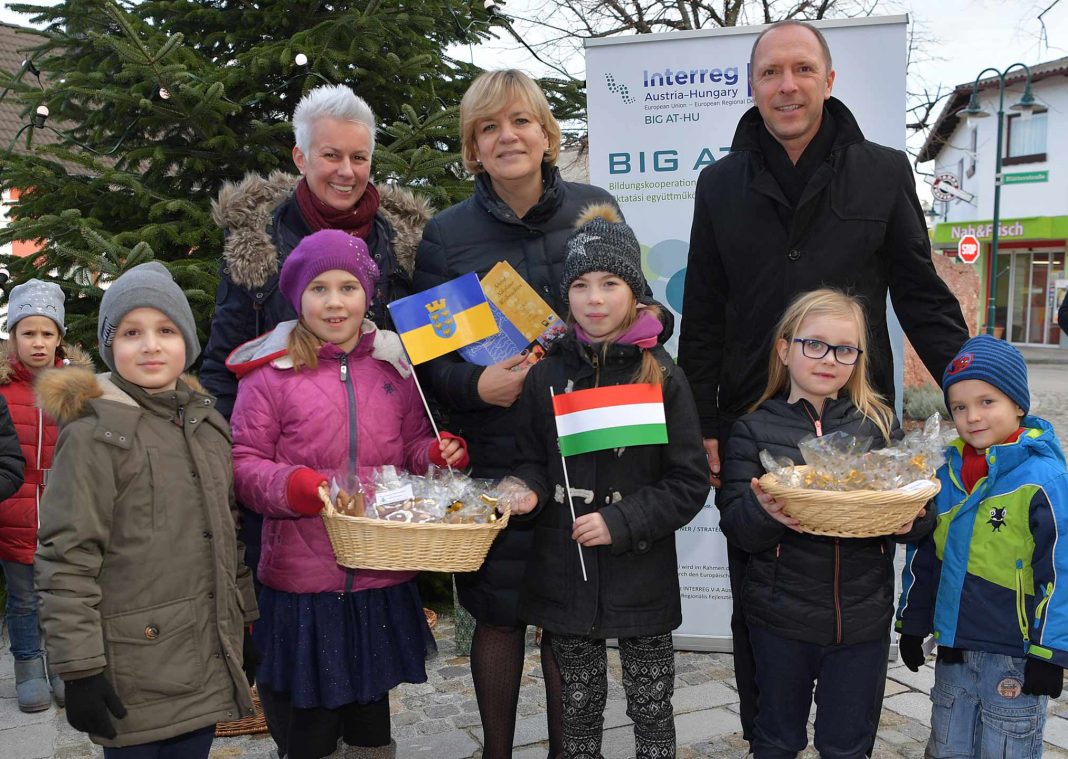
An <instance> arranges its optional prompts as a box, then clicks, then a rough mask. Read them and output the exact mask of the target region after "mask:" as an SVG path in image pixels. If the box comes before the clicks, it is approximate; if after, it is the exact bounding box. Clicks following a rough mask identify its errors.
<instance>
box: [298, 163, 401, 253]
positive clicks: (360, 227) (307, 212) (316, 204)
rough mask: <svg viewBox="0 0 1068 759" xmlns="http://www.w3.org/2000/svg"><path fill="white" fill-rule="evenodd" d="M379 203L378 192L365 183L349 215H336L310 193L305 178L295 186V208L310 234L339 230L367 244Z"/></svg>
mask: <svg viewBox="0 0 1068 759" xmlns="http://www.w3.org/2000/svg"><path fill="white" fill-rule="evenodd" d="M380 200H381V198H380V197H379V195H378V190H377V189H376V188H375V186H374V185H373V184H371V183H370V182H368V183H367V189H366V190H364V191H363V196H362V197H361V198H360V199H359V200H358V201H357V202H356V205H355V206H353V207H352V208H351V209H349V210H348V211H339V210H338V209H336V208H334V207H333V206H329V205H327V204H326V203H324V202H323V201H321V200H320V199H319V198H318V197H317V196H316V195H315V193H314V192H312V191H311V188H310V187H309V186H308V179H307V177H302V178H301V180H300V184H298V185H297V206H298V207H299V208H300V215H301V216H303V217H304V221H306V222H308V226H309V227H311V230H312V232H318V231H319V230H320V229H340V230H342V231H343V232H348V233H349V234H350V235H355V236H356V237H359V238H360V239H363V240H366V239H367V235H369V234H371V227H372V226H374V223H375V214H376V213H378V204H379V201H380Z"/></svg>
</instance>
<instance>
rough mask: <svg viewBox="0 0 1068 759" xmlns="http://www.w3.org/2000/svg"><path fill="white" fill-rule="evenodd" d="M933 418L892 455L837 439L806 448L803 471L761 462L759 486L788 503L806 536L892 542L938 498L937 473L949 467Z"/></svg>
mask: <svg viewBox="0 0 1068 759" xmlns="http://www.w3.org/2000/svg"><path fill="white" fill-rule="evenodd" d="M941 421H942V420H941V417H940V416H939V415H938V414H935V415H933V416H932V417H931V418H929V419H928V420H927V422H926V423H925V424H924V427H923V429H922V430H916V431H914V432H911V433H909V434H908V435H906V436H905V438H904V439H903V440H902V441H900V442H898V443H896V444H894V445H892V446H888V447H886V448H880V449H878V450H874V451H873V450H869V448H870V446H871V442H872V441H871V439H870V438H863V437H857V436H854V435H848V434H846V433H842V432H833V433H831V434H829V435H825V436H823V437H812V438H809V439H808V440H804V441H802V442H801V444H800V446H799V448H800V449H801V455H802V456H803V457H804V459H805V464H804V465H795V463H794V462H793V461H791V460H789V459H775V458H774V457H772V456H771V455H770V454H769V453H768V452H767V451H761V453H760V458H761V463H763V465H764V468H765V469H766V470H767V474H765V475H764V476H763V477H761V478H760V487H761V488H762V489H763V490H764V492H765V493H768V494H769V495H771V496H773V497H774V498H775V499H776V500H777V501H781V502H782V504H783V509H782V510H783V513H785V514H786V515H787V516H790V517H793V518H794V519H796V520H797V521H798V522H799V524H798V527H799V528H800V529H801V530H802V531H803V532H808V533H811V534H813V535H830V536H833V537H842V538H870V537H876V536H879V535H891V534H893V533H895V532H896V531H897V530H899V529H900V528H901V527H902V526H903V525H906V524H908V523H909V522H910V521H911V520H912V519H914V518H915V517H916V516H917V514H918V513H919V511H920V509H922V508H923V507H924V505H925V504H926V503H927V502H928V501H929V500H931V499H932V498H934V497H935V495H937V494H938V491H939V490H940V489H941V485H940V483H939V482H938V480H937V479H935V477H934V474H935V472H936V471H937V469H938V467H940V466H941V465H942V463H943V461H944V460H945V458H944V453H943V451H944V448H945V443H946V434H945V433H944V431H943V429H942V425H941Z"/></svg>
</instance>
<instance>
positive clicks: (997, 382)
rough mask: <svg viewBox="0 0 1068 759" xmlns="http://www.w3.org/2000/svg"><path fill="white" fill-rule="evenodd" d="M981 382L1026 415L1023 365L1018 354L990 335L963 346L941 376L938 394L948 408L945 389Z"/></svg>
mask: <svg viewBox="0 0 1068 759" xmlns="http://www.w3.org/2000/svg"><path fill="white" fill-rule="evenodd" d="M972 379H977V380H982V381H983V382H988V383H990V384H991V385H993V386H994V387H996V388H997V389H998V390H1000V391H1001V392H1003V393H1005V395H1007V396H1009V399H1010V400H1012V402H1013V403H1015V404H1016V405H1017V406H1019V407H1020V408H1022V409H1023V410H1024V413H1025V414H1026V413H1027V410H1028V409H1029V408H1030V407H1031V393H1030V391H1029V390H1028V389H1027V364H1026V363H1024V357H1023V356H1022V355H1021V354H1020V351H1018V350H1016V349H1015V348H1014V347H1012V346H1011V345H1009V344H1008V343H1007V342H1005V341H1004V340H998V339H997V338H996V337H992V336H991V335H977V336H976V337H973V338H972V339H971V340H969V341H968V342H966V343H965V344H964V346H963V347H962V348H961V349H960V351H959V352H958V353H957V355H956V357H955V358H954V359H953V360H952V361H950V362H949V366H947V367H946V371H945V374H943V375H942V392H943V393H944V394H945V396H946V405H947V406H948V405H949V388H950V386H951V385H953V384H954V383H957V382H960V381H961V380H972Z"/></svg>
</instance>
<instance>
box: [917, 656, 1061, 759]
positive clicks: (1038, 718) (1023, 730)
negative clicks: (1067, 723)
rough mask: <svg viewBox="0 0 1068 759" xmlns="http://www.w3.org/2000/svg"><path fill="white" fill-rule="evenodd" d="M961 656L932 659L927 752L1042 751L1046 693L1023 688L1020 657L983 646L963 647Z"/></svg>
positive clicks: (1010, 758)
mask: <svg viewBox="0 0 1068 759" xmlns="http://www.w3.org/2000/svg"><path fill="white" fill-rule="evenodd" d="M964 658H965V661H963V662H961V663H960V664H945V663H943V662H938V663H937V664H936V665H935V685H934V688H932V689H931V702H932V704H933V707H932V709H931V738H930V740H929V741H928V742H927V756H928V757H931V759H943V758H945V759H948V758H949V757H976V759H994V757H997V759H1025V758H1026V757H1039V756H1042V728H1043V727H1044V726H1045V724H1046V702H1047V700H1048V697H1046V696H1028V695H1027V694H1025V693H1023V692H1022V686H1023V678H1024V675H1023V673H1024V659H1022V658H1018V657H1015V656H1006V655H1004V654H990V653H986V652H984V651H965V653H964Z"/></svg>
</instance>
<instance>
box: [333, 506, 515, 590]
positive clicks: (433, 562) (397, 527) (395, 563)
mask: <svg viewBox="0 0 1068 759" xmlns="http://www.w3.org/2000/svg"><path fill="white" fill-rule="evenodd" d="M319 498H320V500H322V502H323V504H324V505H325V508H324V509H323V512H322V517H323V524H324V525H326V534H327V535H328V536H329V537H330V545H331V546H333V548H334V556H335V557H336V559H337V563H338V564H340V565H341V566H343V567H352V568H355V569H392V570H403V571H413V572H415V571H418V572H474V571H475V570H477V569H478V568H479V567H481V566H482V562H483V561H484V560H485V558H486V552H487V551H489V547H490V545H491V544H492V543H493V539H494V538H496V537H497V535H499V534H500V532H501V530H503V529H504V528H505V527H507V526H508V517H509V511H508V510H507V509H506V510H505V512H504V514H503V515H502V516H501V518H500V519H498V520H497V521H495V522H490V523H488V524H441V523H440V522H438V523H435V522H423V523H420V524H413V523H410V522H389V521H386V520H384V519H371V518H369V517H351V516H347V515H345V514H339V513H338V512H337V510H336V509H335V508H334V504H333V503H331V502H330V494H329V493H328V492H327V490H326V488H325V487H320V488H319Z"/></svg>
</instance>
